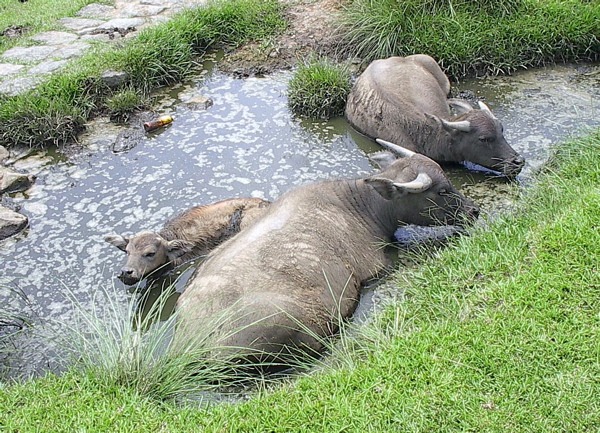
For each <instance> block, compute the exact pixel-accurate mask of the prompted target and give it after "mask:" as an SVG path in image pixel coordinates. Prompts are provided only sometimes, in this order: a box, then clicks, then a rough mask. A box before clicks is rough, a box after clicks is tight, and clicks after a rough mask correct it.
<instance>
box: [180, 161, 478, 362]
mask: <svg viewBox="0 0 600 433" xmlns="http://www.w3.org/2000/svg"><path fill="white" fill-rule="evenodd" d="M401 153H403V155H404V157H402V158H399V159H396V158H395V156H394V155H393V154H392V153H390V152H380V153H378V154H377V155H376V159H377V160H378V163H379V165H380V167H381V168H382V171H380V172H377V173H376V174H374V175H371V176H368V177H363V178H358V179H352V180H332V181H324V182H319V183H314V184H308V185H303V186H300V187H298V188H295V189H292V190H290V191H289V192H287V193H285V194H283V195H282V196H281V197H280V198H279V199H277V200H276V201H274V202H273V203H272V204H271V205H270V206H269V207H268V208H267V209H266V210H265V212H264V213H263V214H262V215H261V216H259V218H258V219H257V220H256V221H255V222H254V223H252V224H251V225H250V226H249V227H247V228H245V229H244V230H242V231H241V232H240V233H239V234H237V235H236V236H235V237H233V238H231V239H230V240H228V241H226V242H225V243H223V244H221V245H220V246H219V247H217V248H216V249H215V250H213V251H212V253H210V254H209V256H208V257H207V258H206V260H205V261H204V262H203V263H202V264H201V265H200V266H199V267H198V268H197V269H196V270H195V272H194V274H193V275H192V277H191V278H190V279H189V280H188V282H187V284H186V287H185V289H184V292H183V294H182V295H181V297H180V298H179V299H178V304H177V305H178V310H179V311H178V314H179V316H178V320H179V322H178V327H177V331H176V334H175V335H176V337H178V336H180V338H181V335H203V333H206V335H208V333H209V331H208V330H209V329H211V328H212V327H214V324H215V323H219V327H218V330H217V331H216V333H215V334H214V335H212V336H211V337H209V341H210V342H211V343H213V344H214V345H215V346H216V347H220V348H221V350H223V352H222V353H227V354H230V355H231V354H233V356H234V358H235V357H239V361H240V362H242V363H247V362H251V363H254V362H261V363H267V364H271V365H273V364H278V363H279V364H280V365H281V364H285V363H286V362H288V361H289V360H290V358H291V357H295V356H298V355H300V354H302V353H307V352H308V353H313V354H316V353H319V352H320V351H321V350H322V349H323V346H322V343H323V339H324V338H325V337H327V336H330V335H332V334H333V333H335V332H337V324H338V323H339V321H338V320H339V319H340V318H348V317H349V316H350V315H351V314H352V313H353V312H354V310H355V308H356V306H357V303H358V299H359V292H360V288H361V286H362V285H363V283H364V282H365V281H367V280H369V279H371V278H374V277H376V276H380V275H381V274H382V272H383V271H384V270H386V269H387V268H388V267H389V266H390V265H391V264H392V261H391V258H390V257H389V250H388V251H387V253H386V249H385V248H384V246H385V245H386V244H387V245H389V244H390V243H391V242H392V241H393V236H394V232H395V231H396V229H397V228H398V227H399V226H400V225H403V224H417V225H424V226H429V225H446V224H449V225H455V224H456V225H461V224H465V223H467V222H468V221H469V220H472V219H474V218H476V216H477V214H478V209H477V207H476V206H475V205H474V204H473V203H472V202H471V201H470V200H468V199H467V198H465V197H464V196H463V195H462V194H461V193H459V192H458V191H457V190H456V189H455V188H454V187H453V186H452V184H451V183H450V181H449V180H448V179H447V178H446V176H445V175H444V172H443V171H442V169H441V168H440V166H439V165H438V164H437V163H435V162H434V161H432V160H431V159H429V158H427V157H425V156H423V155H420V154H417V153H414V152H410V151H408V150H407V151H405V152H401ZM225 312H227V313H225ZM218 318H220V319H218Z"/></svg>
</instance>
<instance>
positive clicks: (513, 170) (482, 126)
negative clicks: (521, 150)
mask: <svg viewBox="0 0 600 433" xmlns="http://www.w3.org/2000/svg"><path fill="white" fill-rule="evenodd" d="M449 103H450V105H451V106H453V107H455V108H457V109H458V110H459V112H461V113H460V114H459V115H458V116H457V117H456V119H455V120H452V121H450V120H446V119H441V118H439V117H436V116H433V115H429V117H431V118H434V119H435V120H436V121H437V122H441V124H442V127H443V129H444V130H445V131H446V132H447V133H448V134H450V135H451V136H452V140H451V142H452V149H451V152H452V154H453V155H454V158H455V160H457V161H468V162H472V163H475V164H479V165H481V166H483V167H486V168H489V169H491V170H496V171H499V172H501V173H502V174H504V175H506V176H508V177H515V176H516V175H517V174H519V172H520V171H521V169H522V168H523V165H524V164H525V160H524V159H523V157H522V156H521V155H519V154H518V153H517V152H516V151H515V150H514V149H513V148H512V147H511V146H510V145H509V144H508V143H507V142H506V139H505V138H504V127H503V126H502V123H501V122H500V120H498V118H496V116H494V114H493V113H492V112H491V110H490V109H489V108H488V107H487V105H485V104H484V103H483V102H479V108H480V109H479V110H475V109H473V107H471V106H470V105H469V104H467V103H465V102H461V101H457V100H450V101H449Z"/></svg>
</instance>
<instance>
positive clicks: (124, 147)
mask: <svg viewBox="0 0 600 433" xmlns="http://www.w3.org/2000/svg"><path fill="white" fill-rule="evenodd" d="M144 138H145V135H144V129H143V128H142V127H141V125H138V126H131V127H129V128H127V129H125V130H123V131H121V132H119V135H117V139H116V140H115V142H114V144H113V145H112V146H111V149H112V151H113V152H114V153H121V152H127V151H128V150H131V149H133V148H134V147H135V146H137V145H138V144H139V143H141V142H142V140H144Z"/></svg>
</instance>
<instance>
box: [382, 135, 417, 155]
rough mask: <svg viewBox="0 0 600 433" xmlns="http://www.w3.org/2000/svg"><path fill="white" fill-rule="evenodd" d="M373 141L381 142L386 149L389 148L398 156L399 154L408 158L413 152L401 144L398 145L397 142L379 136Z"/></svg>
mask: <svg viewBox="0 0 600 433" xmlns="http://www.w3.org/2000/svg"><path fill="white" fill-rule="evenodd" d="M375 141H376V142H377V143H379V144H381V145H382V146H383V147H385V148H386V149H389V150H391V151H392V152H394V153H396V154H397V155H398V156H400V157H402V158H410V157H411V156H413V155H414V154H415V152H413V151H412V150H408V149H406V148H404V147H402V146H398V145H397V144H394V143H391V142H389V141H385V140H382V139H381V138H376V139H375Z"/></svg>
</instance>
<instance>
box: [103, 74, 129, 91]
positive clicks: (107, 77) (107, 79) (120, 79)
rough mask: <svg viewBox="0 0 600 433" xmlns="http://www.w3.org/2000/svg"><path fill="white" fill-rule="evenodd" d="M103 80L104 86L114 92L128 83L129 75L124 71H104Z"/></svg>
mask: <svg viewBox="0 0 600 433" xmlns="http://www.w3.org/2000/svg"><path fill="white" fill-rule="evenodd" d="M101 78H102V81H103V82H104V84H106V85H107V86H108V87H109V88H111V89H113V90H114V89H118V88H119V87H121V86H122V85H123V84H125V83H126V82H127V80H128V78H129V74H128V73H127V72H123V71H104V72H103V73H102V75H101Z"/></svg>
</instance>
